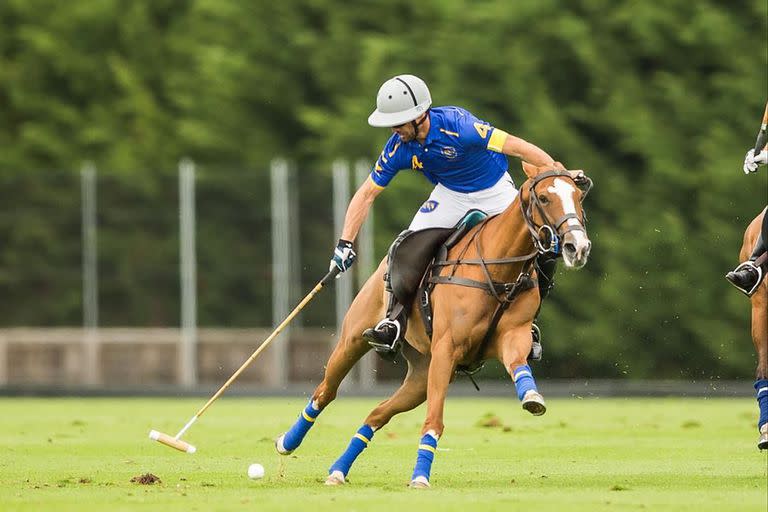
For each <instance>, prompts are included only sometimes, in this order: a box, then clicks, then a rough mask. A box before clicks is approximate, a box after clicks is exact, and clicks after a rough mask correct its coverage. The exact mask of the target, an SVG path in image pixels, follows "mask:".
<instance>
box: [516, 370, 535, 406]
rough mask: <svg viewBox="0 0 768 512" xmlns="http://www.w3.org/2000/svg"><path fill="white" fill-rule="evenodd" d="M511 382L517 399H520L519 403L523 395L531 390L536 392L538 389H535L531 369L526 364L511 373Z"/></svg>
mask: <svg viewBox="0 0 768 512" xmlns="http://www.w3.org/2000/svg"><path fill="white" fill-rule="evenodd" d="M512 380H513V381H514V382H515V389H517V398H518V399H520V401H522V400H523V397H525V394H526V393H527V392H528V391H530V390H531V389H532V390H534V391H538V389H536V381H535V380H533V372H532V371H531V367H530V366H528V365H527V364H523V365H520V366H518V367H517V368H515V370H514V371H513V372H512Z"/></svg>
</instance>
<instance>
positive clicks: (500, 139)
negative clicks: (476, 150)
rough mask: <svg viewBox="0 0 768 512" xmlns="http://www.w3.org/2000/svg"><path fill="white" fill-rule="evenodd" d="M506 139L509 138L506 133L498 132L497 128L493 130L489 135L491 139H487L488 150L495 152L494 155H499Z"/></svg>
mask: <svg viewBox="0 0 768 512" xmlns="http://www.w3.org/2000/svg"><path fill="white" fill-rule="evenodd" d="M507 137H509V134H508V133H507V132H505V131H504V130H499V129H498V128H494V129H493V133H492V134H491V138H490V139H488V146H487V147H488V149H490V150H491V151H495V152H496V153H501V152H502V151H501V150H502V149H503V148H504V142H506V140H507Z"/></svg>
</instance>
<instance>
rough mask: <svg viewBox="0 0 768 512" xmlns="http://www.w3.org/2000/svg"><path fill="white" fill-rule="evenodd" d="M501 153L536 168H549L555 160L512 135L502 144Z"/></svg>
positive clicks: (541, 150)
mask: <svg viewBox="0 0 768 512" xmlns="http://www.w3.org/2000/svg"><path fill="white" fill-rule="evenodd" d="M503 153H504V154H505V155H510V156H514V157H517V158H519V159H521V160H523V161H524V162H528V163H529V164H532V165H535V166H536V167H543V166H549V167H551V166H553V165H554V164H555V159H554V158H552V157H551V156H549V154H548V153H547V152H546V151H544V150H543V149H541V148H540V147H538V146H535V145H533V144H531V143H530V142H528V141H526V140H523V139H521V138H519V137H515V136H514V135H509V136H508V137H507V140H506V141H505V142H504V148H503Z"/></svg>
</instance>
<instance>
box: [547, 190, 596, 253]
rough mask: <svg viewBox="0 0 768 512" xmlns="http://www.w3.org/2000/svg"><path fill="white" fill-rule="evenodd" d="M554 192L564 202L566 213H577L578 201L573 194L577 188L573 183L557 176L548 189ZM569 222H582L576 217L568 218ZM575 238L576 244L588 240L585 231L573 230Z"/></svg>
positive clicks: (572, 224)
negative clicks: (575, 200) (576, 201)
mask: <svg viewBox="0 0 768 512" xmlns="http://www.w3.org/2000/svg"><path fill="white" fill-rule="evenodd" d="M547 190H548V191H549V192H551V193H553V194H557V195H558V197H560V202H561V203H562V204H563V212H564V213H565V214H569V213H573V214H575V213H576V203H575V202H574V201H573V195H574V193H575V192H576V189H575V188H574V186H573V185H571V184H570V183H568V182H567V181H566V180H564V179H561V178H555V183H554V185H552V186H551V187H549V188H548V189H547ZM566 222H567V224H568V225H569V226H578V225H579V224H580V223H579V221H578V220H576V219H568V220H567V221H566ZM571 234H572V235H573V237H574V239H575V243H576V246H577V247H578V246H580V245H582V244H585V243H586V242H587V241H588V240H587V237H586V236H585V235H584V232H583V231H571Z"/></svg>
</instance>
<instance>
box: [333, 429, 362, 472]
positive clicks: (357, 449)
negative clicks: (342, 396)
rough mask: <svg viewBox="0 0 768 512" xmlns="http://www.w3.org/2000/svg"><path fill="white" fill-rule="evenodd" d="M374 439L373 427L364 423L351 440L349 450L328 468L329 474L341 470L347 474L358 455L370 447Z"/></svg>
mask: <svg viewBox="0 0 768 512" xmlns="http://www.w3.org/2000/svg"><path fill="white" fill-rule="evenodd" d="M372 439H373V429H372V428H371V427H369V426H368V425H363V426H362V427H360V428H359V429H357V433H356V434H355V435H354V436H352V440H351V441H350V442H349V446H347V450H346V451H345V452H344V453H342V454H341V457H339V459H338V460H337V461H336V462H334V463H333V466H331V468H330V469H329V470H328V474H331V473H333V472H334V471H341V472H342V473H344V476H347V474H348V473H349V468H351V467H352V464H353V463H354V462H355V459H356V458H357V456H358V455H360V454H361V453H363V450H365V449H366V448H367V447H368V443H370V442H371V440H372Z"/></svg>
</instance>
